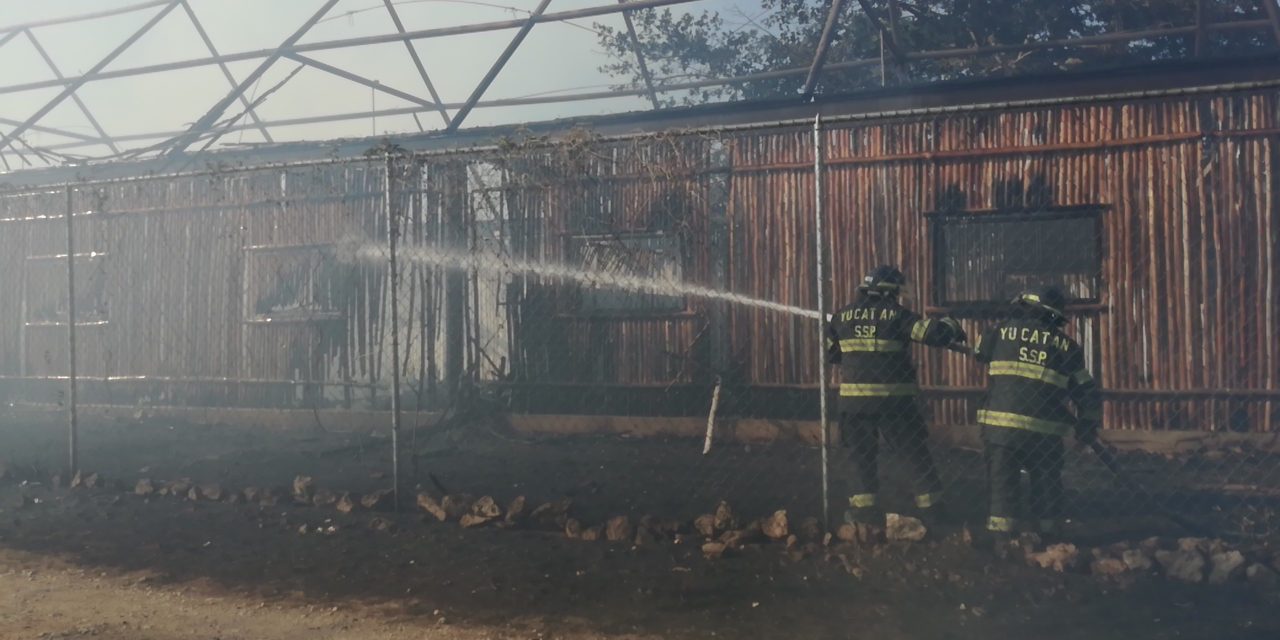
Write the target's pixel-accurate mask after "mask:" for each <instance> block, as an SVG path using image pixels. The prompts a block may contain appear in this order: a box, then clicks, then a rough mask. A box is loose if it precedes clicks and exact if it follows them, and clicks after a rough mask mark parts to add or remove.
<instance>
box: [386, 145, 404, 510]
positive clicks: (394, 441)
mask: <svg viewBox="0 0 1280 640" xmlns="http://www.w3.org/2000/svg"><path fill="white" fill-rule="evenodd" d="M385 169H386V181H385V186H386V192H385V194H384V198H385V200H386V208H387V248H388V250H389V264H388V268H389V269H390V270H391V272H390V277H389V278H388V286H389V289H390V296H391V478H392V482H393V483H395V487H394V490H395V504H396V511H397V512H399V511H400V498H401V495H400V488H401V487H400V300H399V298H400V296H399V293H400V286H399V285H400V272H399V264H398V262H397V260H396V244H397V243H398V242H399V239H400V238H399V236H400V224H399V222H398V221H397V220H396V215H395V209H394V207H392V202H391V199H392V196H393V193H392V191H393V189H392V187H393V185H394V181H393V180H392V171H394V170H395V157H394V156H393V155H392V154H391V150H390V149H388V150H387V155H386V166H385Z"/></svg>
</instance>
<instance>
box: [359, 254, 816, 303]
mask: <svg viewBox="0 0 1280 640" xmlns="http://www.w3.org/2000/svg"><path fill="white" fill-rule="evenodd" d="M399 256H400V259H401V260H404V261H405V262H408V263H414V264H420V265H430V266H433V267H442V268H445V269H459V270H466V271H470V270H473V269H474V270H475V271H477V272H479V273H483V274H485V275H496V276H501V275H507V274H524V275H535V276H541V277H544V278H551V279H556V280H563V281H568V282H576V283H579V284H582V285H587V286H593V287H609V288H613V289H620V290H624V291H634V292H636V293H648V294H656V295H668V296H691V297H694V298H703V299H706V300H717V301H720V302H728V303H732V304H738V305H742V306H745V307H753V308H757V309H765V310H768V311H777V312H779V313H786V314H791V315H796V316H801V317H804V318H812V319H815V320H817V319H819V318H820V317H821V315H820V314H819V313H818V312H817V311H814V310H813V309H805V308H802V307H793V306H790V305H785V304H781V303H778V302H773V301H770V300H761V299H759V298H752V297H749V296H744V295H740V294H736V293H730V292H728V291H720V290H717V289H712V288H710V287H704V286H701V285H696V284H690V283H687V282H682V281H679V280H675V279H670V278H650V277H644V276H637V275H632V274H627V273H616V272H608V271H590V270H585V269H580V268H578V267H572V266H568V265H561V264H552V263H546V262H532V261H525V260H519V259H516V258H510V257H501V258H499V257H497V256H493V255H483V254H475V253H470V252H461V251H449V250H445V249H437V248H434V247H405V248H402V249H401V250H400V254H399ZM354 258H355V259H356V260H358V261H360V262H366V263H375V264H382V263H385V262H386V261H387V247H386V245H381V244H364V245H362V246H359V247H357V248H355V249H354Z"/></svg>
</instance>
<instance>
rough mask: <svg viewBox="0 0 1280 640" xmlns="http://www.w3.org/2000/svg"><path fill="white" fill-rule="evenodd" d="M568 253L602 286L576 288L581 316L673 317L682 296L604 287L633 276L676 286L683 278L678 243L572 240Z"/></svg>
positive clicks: (666, 239)
mask: <svg viewBox="0 0 1280 640" xmlns="http://www.w3.org/2000/svg"><path fill="white" fill-rule="evenodd" d="M568 244H569V247H568V249H569V251H568V253H569V255H570V256H572V259H573V260H574V261H575V263H576V264H577V265H578V266H579V267H581V268H582V269H584V270H586V271H589V272H594V273H599V274H601V276H602V277H601V283H602V285H603V286H599V287H588V286H584V287H582V288H581V289H580V290H579V294H578V297H577V304H576V305H575V306H576V311H577V312H578V313H581V314H585V315H628V314H653V313H677V312H680V311H684V310H685V306H686V305H685V299H684V297H683V296H670V295H661V294H656V293H647V292H634V291H626V290H623V289H619V288H616V287H612V286H608V282H609V280H610V279H611V278H615V277H629V276H636V277H642V278H653V279H656V280H670V281H673V282H679V281H680V280H681V279H682V277H683V264H682V263H683V260H682V259H681V252H680V242H679V239H678V238H677V237H676V236H673V235H667V234H663V233H621V234H611V235H598V236H571V237H569V238H568Z"/></svg>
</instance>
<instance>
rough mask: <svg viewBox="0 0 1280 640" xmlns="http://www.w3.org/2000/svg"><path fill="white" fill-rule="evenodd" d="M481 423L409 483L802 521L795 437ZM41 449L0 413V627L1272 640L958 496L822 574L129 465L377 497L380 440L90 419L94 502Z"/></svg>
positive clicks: (775, 549)
mask: <svg viewBox="0 0 1280 640" xmlns="http://www.w3.org/2000/svg"><path fill="white" fill-rule="evenodd" d="M477 429H483V430H484V432H483V435H482V436H480V437H477V436H476V435H475V434H476V433H479V432H472V433H471V434H470V435H469V436H468V437H466V438H460V437H454V436H450V435H447V434H446V435H440V436H433V437H431V438H427V437H425V436H422V437H421V439H420V440H419V441H418V442H416V445H417V447H416V448H417V449H418V450H419V451H420V452H421V453H422V455H421V456H420V457H419V458H418V464H417V474H416V475H417V479H418V480H420V481H421V482H422V483H423V484H424V486H432V485H434V484H435V483H433V482H432V480H431V478H430V477H429V476H427V473H428V472H430V473H431V474H432V475H433V476H434V477H435V480H436V482H438V483H440V484H443V485H445V486H446V488H447V489H448V490H450V491H454V492H457V491H465V492H468V493H472V494H474V495H486V494H488V495H493V496H494V497H495V498H497V499H498V501H499V502H500V503H505V502H506V501H507V500H509V499H511V498H512V497H514V496H516V495H525V496H527V497H528V499H529V501H530V502H531V503H534V504H536V503H538V502H541V501H547V500H555V499H558V498H561V497H571V498H573V500H574V506H573V515H574V516H575V517H578V518H580V519H582V521H583V522H584V523H587V524H591V523H598V522H602V521H603V520H604V519H605V518H607V517H610V516H613V515H618V514H628V515H630V516H632V517H633V518H638V517H640V516H641V515H646V514H650V515H655V516H659V517H663V518H679V519H686V518H692V517H693V516H696V515H697V514H699V513H702V512H706V511H708V510H710V509H711V508H712V507H713V506H714V504H715V503H716V501H718V500H720V499H727V500H729V501H730V502H731V503H732V504H734V506H735V508H736V509H737V510H738V511H739V513H740V514H741V515H742V516H743V517H744V518H754V517H758V516H763V515H766V514H768V513H771V512H772V510H774V509H778V508H787V509H788V513H789V515H791V516H792V518H793V521H796V520H799V519H800V518H802V517H805V516H807V515H815V514H817V513H818V512H819V511H820V506H821V504H820V500H819V499H818V497H817V491H816V487H815V485H814V482H813V480H814V479H816V478H817V477H818V466H817V463H818V460H817V456H816V454H815V452H814V451H813V450H811V449H806V448H803V447H798V446H794V445H783V444H779V445H773V446H768V447H756V448H754V449H748V448H745V447H733V448H729V447H726V448H724V449H722V450H718V451H716V452H713V454H712V456H708V457H707V458H703V457H702V456H701V455H700V448H699V446H698V443H689V442H630V441H622V440H612V441H602V440H598V439H596V440H588V441H563V442H555V443H546V442H533V441H527V440H524V439H522V438H519V437H517V436H514V435H512V434H509V433H504V432H502V431H501V430H499V429H494V428H491V427H477ZM61 436H62V433H61V431H60V430H58V429H56V428H51V427H50V426H49V425H48V424H40V423H37V422H32V421H26V420H22V421H15V420H13V419H9V420H4V421H0V460H3V461H5V462H6V463H7V465H8V468H9V470H10V473H11V475H12V476H15V478H14V479H11V480H9V481H5V482H0V638H3V639H8V638H24V639H25V638H67V639H70V638H108V639H115V638H119V639H124V638H129V639H135V638H139V639H144V640H151V639H155V640H161V639H163V640H170V639H174V640H177V639H181V640H187V639H197V638H199V639H202V640H203V639H212V638H219V639H222V640H230V639H240V638H244V639H248V638H266V639H275V638H281V639H283V638H344V639H345V638H387V639H394V640H399V639H402V638H465V639H469V638H570V639H577V638H598V637H599V638H605V637H607V638H708V637H730V638H739V637H752V638H791V637H816V638H847V637H875V638H878V639H880V638H883V639H887V640H895V639H899V638H901V639H908V638H910V639H915V638H955V639H965V638H989V637H1007V636H1018V637H1038V638H1063V639H1069V638H1099V639H1104V640H1105V639H1109V638H1117V639H1119V638H1125V639H1126V640H1128V639H1132V638H1275V637H1280V608H1278V607H1277V605H1280V597H1278V595H1277V592H1276V591H1274V590H1266V589H1258V588H1255V587H1254V586H1253V585H1250V584H1247V583H1245V582H1238V583H1234V584H1229V585H1225V586H1216V587H1209V586H1204V585H1180V584H1174V583H1171V582H1169V581H1167V580H1166V579H1164V578H1160V577H1154V576H1145V575H1130V576H1126V577H1125V578H1124V579H1122V580H1120V581H1114V580H1112V581H1104V580H1101V579H1099V578H1096V577H1093V576H1088V575H1085V574H1084V573H1082V572H1074V573H1071V572H1069V573H1065V574H1059V573H1054V572H1051V571H1044V570H1040V569H1032V568H1029V567H1026V566H1024V565H1023V564H1021V563H1015V562H1012V561H1001V560H997V559H996V558H994V557H993V556H992V555H991V554H990V552H988V551H986V550H983V549H975V548H972V547H971V546H968V545H966V544H964V542H963V540H962V539H961V537H960V536H959V535H956V534H957V532H958V531H959V530H960V527H961V526H962V525H964V524H965V522H966V521H971V520H974V519H976V518H978V517H979V516H980V514H979V513H978V512H976V511H975V512H972V513H970V511H969V510H967V508H966V507H964V506H963V504H962V505H961V506H960V507H959V508H957V510H956V511H957V513H956V515H955V517H954V518H953V519H952V521H951V522H949V523H948V524H947V526H946V527H945V528H944V530H943V531H941V532H939V536H938V537H937V538H935V539H934V541H932V542H925V543H916V544H906V543H903V544H896V545H879V546H875V547H871V548H864V549H857V550H847V551H845V552H844V555H845V558H844V559H843V561H841V560H839V559H830V558H827V557H826V556H827V555H828V553H827V552H826V551H825V550H813V552H811V553H805V554H802V555H801V554H789V553H787V552H786V550H785V549H784V548H783V545H781V544H769V545H759V546H754V547H748V548H747V549H746V550H744V551H742V552H740V553H738V554H736V555H732V556H726V557H725V558H722V559H718V560H708V559H705V558H704V557H703V556H702V553H701V551H700V548H699V543H698V542H692V541H686V542H684V543H683V544H675V543H673V542H669V541H663V542H659V543H657V544H654V545H649V546H644V547H639V548H637V547H633V546H632V545H629V544H608V543H605V542H583V541H575V540H568V539H566V538H565V537H564V536H562V535H558V534H556V533H553V532H549V531H537V530H527V529H514V530H497V529H493V528H479V529H468V530H464V529H461V528H459V527H458V526H457V525H456V524H453V523H444V524H442V523H434V522H426V521H425V519H424V518H423V516H422V515H420V514H418V513H402V514H400V515H395V514H374V513H368V512H364V513H360V512H357V513H352V514H347V515H344V514H340V513H338V512H336V511H334V510H332V509H320V508H315V507H301V506H294V505H290V504H285V503H282V504H280V505H278V506H274V507H262V506H260V505H244V504H228V503H225V502H218V503H214V502H191V501H188V500H181V499H177V498H171V497H164V498H161V497H156V496H152V497H149V498H143V497H139V496H136V495H133V494H132V488H133V484H134V482H136V480H137V479H138V478H140V477H147V478H152V479H154V480H156V481H157V482H159V481H162V480H172V479H176V478H180V477H190V478H192V479H193V480H195V481H197V482H218V483H220V484H221V485H223V486H224V487H225V488H226V489H228V490H231V489H239V488H242V487H246V486H259V487H261V486H279V487H286V486H288V485H289V483H290V482H291V480H292V479H293V477H294V476H295V475H297V474H300V473H301V474H308V475H312V476H313V477H314V478H315V479H316V482H317V484H318V485H320V486H322V487H328V488H331V489H334V490H340V491H354V492H366V491H370V490H373V489H378V488H384V487H386V486H389V480H388V479H387V478H386V477H385V475H381V474H384V473H385V472H386V471H387V470H388V469H389V456H388V455H387V453H386V450H387V446H386V441H385V439H384V438H378V437H371V436H369V435H367V434H366V435H356V434H349V433H339V432H337V431H335V430H334V427H333V425H329V426H328V428H327V429H326V431H323V432H322V431H319V430H316V431H313V432H306V433H299V432H290V433H273V434H268V433H263V432H254V431H251V430H243V429H233V428H229V427H199V426H194V425H174V424H161V423H154V422H148V421H139V422H135V423H129V424H111V425H86V427H85V430H84V438H83V447H82V451H83V454H82V455H83V460H84V462H83V466H84V468H85V469H87V470H92V471H96V472H98V473H100V474H101V475H102V477H103V478H105V479H106V481H107V482H106V484H107V486H106V487H102V488H97V489H89V490H85V489H76V490H72V489H67V488H55V487H54V486H52V483H51V482H50V480H51V476H52V474H53V473H55V472H56V471H57V469H58V467H59V460H60V459H61V456H62V452H63V449H64V447H63V445H62V438H61ZM965 455H970V456H972V455H973V454H971V453H970V454H965V453H963V452H958V453H955V454H953V455H952V454H948V456H947V460H948V469H949V476H950V477H951V478H952V480H953V481H952V483H951V484H952V491H953V492H965V491H969V490H970V489H972V487H971V486H970V483H972V482H973V481H974V479H973V478H972V477H971V474H970V473H969V470H970V469H971V468H972V466H973V464H974V463H975V462H978V463H979V464H980V462H979V461H977V460H975V459H971V458H965V457H963V456H965ZM412 471H413V467H412V465H410V468H408V469H406V474H409V473H410V472H412ZM23 480H25V481H26V482H25V483H23V482H22V481H23ZM890 483H891V484H892V479H890ZM904 491H905V490H904ZM1099 513H1101V512H1099ZM375 523H377V524H379V525H380V527H378V528H375V527H374V526H372V525H374V524H375ZM1138 523H1146V524H1138ZM388 524H390V525H392V526H391V527H390V530H379V528H381V529H386V528H387V525H388ZM303 525H307V528H306V531H307V533H305V534H302V533H300V529H301V528H302V526H303ZM1161 526H1167V523H1166V524H1163V525H1161V524H1152V523H1151V521H1149V520H1141V519H1135V520H1133V521H1132V524H1131V525H1129V526H1126V527H1121V528H1113V529H1111V530H1108V532H1107V533H1106V534H1105V535H1106V536H1108V537H1111V538H1115V537H1117V536H1118V537H1124V538H1128V539H1134V538H1136V537H1137V536H1140V535H1145V534H1146V533H1149V532H1150V530H1151V529H1152V528H1159V527H1161ZM330 528H332V529H330ZM317 530H319V531H317ZM850 567H852V568H854V569H855V571H854V573H857V574H859V575H851V572H850V571H849V570H848V569H849V568H850Z"/></svg>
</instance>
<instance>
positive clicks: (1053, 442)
mask: <svg viewBox="0 0 1280 640" xmlns="http://www.w3.org/2000/svg"><path fill="white" fill-rule="evenodd" d="M982 441H983V444H984V451H985V457H986V462H987V484H988V490H989V491H990V518H989V519H988V521H987V528H988V529H990V530H992V531H999V532H1007V531H1012V530H1013V528H1014V523H1015V522H1016V521H1017V519H1018V515H1019V510H1020V508H1021V503H1022V470H1023V469H1026V470H1027V475H1028V477H1029V478H1028V479H1029V480H1030V483H1029V485H1030V486H1029V489H1030V490H1029V491H1028V495H1027V498H1028V499H1027V507H1028V511H1029V513H1030V514H1031V517H1033V518H1035V519H1036V520H1037V521H1038V524H1039V526H1040V528H1041V529H1042V530H1051V529H1053V528H1054V527H1056V523H1057V520H1058V518H1059V517H1060V516H1061V514H1062V500H1063V497H1062V464H1063V459H1064V457H1065V447H1064V445H1063V441H1062V438H1061V437H1058V436H1051V435H1045V434H1041V433H1035V432H1033V431H1025V430H1022V429H1010V428H1007V427H993V426H983V428H982Z"/></svg>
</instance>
